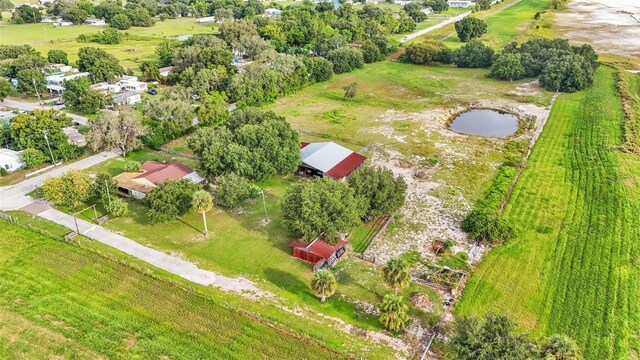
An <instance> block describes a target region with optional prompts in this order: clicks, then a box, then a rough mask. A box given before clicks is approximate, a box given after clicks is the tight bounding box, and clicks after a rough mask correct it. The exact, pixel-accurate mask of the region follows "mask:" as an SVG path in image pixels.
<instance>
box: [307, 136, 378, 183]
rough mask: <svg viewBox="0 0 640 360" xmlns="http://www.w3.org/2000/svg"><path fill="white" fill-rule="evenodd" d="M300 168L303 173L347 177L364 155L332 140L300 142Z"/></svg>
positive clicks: (338, 178) (334, 177)
mask: <svg viewBox="0 0 640 360" xmlns="http://www.w3.org/2000/svg"><path fill="white" fill-rule="evenodd" d="M300 158H301V159H302V165H301V166H300V170H301V171H303V172H304V173H306V174H308V175H311V176H317V177H324V176H328V177H330V178H333V179H337V180H342V179H345V178H347V177H348V176H349V175H350V174H351V173H352V172H353V171H354V170H356V169H357V168H359V167H360V166H361V165H362V164H363V163H364V162H365V160H367V158H366V157H364V156H362V155H360V154H358V153H356V152H353V151H351V150H349V149H347V148H346V147H344V146H340V145H338V144H336V143H334V142H321V143H302V144H300Z"/></svg>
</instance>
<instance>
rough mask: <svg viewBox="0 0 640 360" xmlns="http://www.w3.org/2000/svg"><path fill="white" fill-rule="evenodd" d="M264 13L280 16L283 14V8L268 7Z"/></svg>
mask: <svg viewBox="0 0 640 360" xmlns="http://www.w3.org/2000/svg"><path fill="white" fill-rule="evenodd" d="M264 14H265V15H267V16H280V15H282V10H280V9H275V8H268V9H266V10H265V11H264Z"/></svg>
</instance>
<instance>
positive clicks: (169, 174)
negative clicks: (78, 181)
mask: <svg viewBox="0 0 640 360" xmlns="http://www.w3.org/2000/svg"><path fill="white" fill-rule="evenodd" d="M180 179H188V180H190V181H191V182H193V183H196V184H199V183H202V182H204V181H205V179H204V178H203V177H201V176H200V175H198V173H196V172H195V171H193V170H192V169H191V168H190V167H188V166H187V165H185V164H183V163H179V162H174V163H162V162H158V161H145V162H144V163H143V164H142V172H133V173H128V172H125V173H122V174H119V175H117V176H115V177H114V178H113V180H114V181H115V182H116V184H118V189H119V190H120V191H122V192H124V193H125V194H127V195H129V196H131V197H134V198H136V199H142V198H144V197H145V196H146V195H147V194H148V193H149V192H150V191H151V190H153V189H155V188H156V187H157V186H158V185H160V184H161V183H162V182H164V181H167V180H180Z"/></svg>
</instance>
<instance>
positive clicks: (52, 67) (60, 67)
mask: <svg viewBox="0 0 640 360" xmlns="http://www.w3.org/2000/svg"><path fill="white" fill-rule="evenodd" d="M45 68H46V69H47V70H49V71H51V72H61V73H68V72H72V71H73V70H74V69H73V66H71V65H65V64H49V65H47V66H45Z"/></svg>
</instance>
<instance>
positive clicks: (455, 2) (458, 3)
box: [447, 0, 476, 8]
mask: <svg viewBox="0 0 640 360" xmlns="http://www.w3.org/2000/svg"><path fill="white" fill-rule="evenodd" d="M447 4H449V7H452V8H468V7H474V6H476V3H475V2H473V1H468V0H448V1H447Z"/></svg>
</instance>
